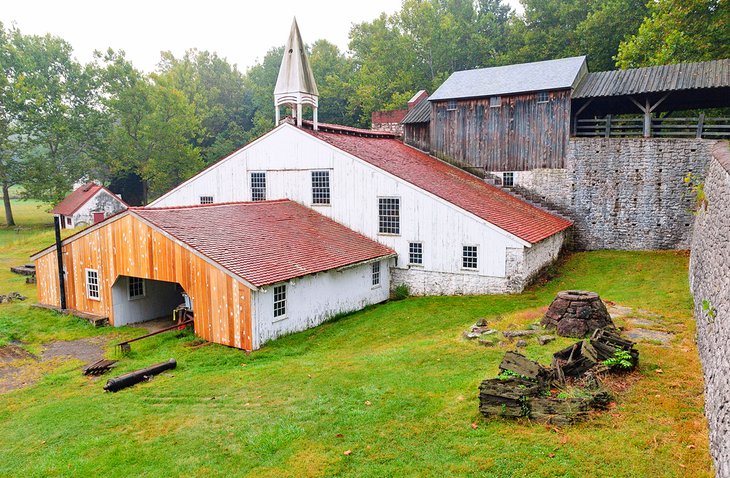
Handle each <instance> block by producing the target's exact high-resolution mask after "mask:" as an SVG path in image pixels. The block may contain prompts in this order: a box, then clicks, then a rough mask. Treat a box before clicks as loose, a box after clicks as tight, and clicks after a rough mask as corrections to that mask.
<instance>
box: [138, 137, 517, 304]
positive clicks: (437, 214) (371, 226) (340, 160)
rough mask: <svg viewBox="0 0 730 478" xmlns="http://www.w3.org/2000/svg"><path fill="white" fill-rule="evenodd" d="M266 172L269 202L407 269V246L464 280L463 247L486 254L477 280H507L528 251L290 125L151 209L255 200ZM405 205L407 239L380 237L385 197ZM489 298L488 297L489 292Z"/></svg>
mask: <svg viewBox="0 0 730 478" xmlns="http://www.w3.org/2000/svg"><path fill="white" fill-rule="evenodd" d="M315 169H316V170H323V169H326V170H329V171H330V184H331V186H330V187H331V203H332V204H331V205H330V206H318V205H312V191H311V171H312V170H315ZM264 170H265V171H267V178H266V179H267V199H281V198H288V199H292V200H294V201H297V202H299V203H301V204H304V205H306V206H309V207H312V208H314V209H315V210H317V211H319V212H320V213H322V214H324V215H326V216H329V217H331V218H332V219H334V220H335V221H337V222H339V223H341V224H344V225H346V226H348V227H350V228H351V229H354V230H355V231H358V232H360V233H362V234H364V235H366V236H368V237H370V238H372V239H375V240H377V241H378V242H380V243H382V244H385V245H387V246H389V247H391V248H393V249H394V250H395V251H396V252H397V253H398V256H399V257H398V267H406V266H407V264H406V263H407V262H408V243H409V242H410V241H419V242H422V243H423V249H424V251H423V253H424V264H423V270H424V271H433V272H445V273H450V274H461V273H463V272H464V271H462V269H461V256H462V246H463V245H477V246H479V269H478V271H477V272H476V274H475V273H474V272H468V274H469V275H470V276H473V275H478V276H484V277H505V276H506V250H507V248H513V249H522V248H523V243H521V242H520V241H518V240H517V239H515V238H512V237H511V236H509V235H507V234H505V233H504V232H502V231H499V230H497V229H496V228H494V226H492V225H490V224H488V223H487V222H486V221H484V220H482V219H479V218H477V217H475V216H473V215H471V214H469V213H467V212H465V211H463V210H462V209H460V208H458V207H456V206H454V205H452V204H450V203H448V202H446V201H444V200H442V199H440V198H437V197H435V196H433V195H431V194H429V193H426V192H425V191H422V190H420V189H418V188H417V187H415V186H413V185H411V184H409V183H407V182H405V181H403V180H400V179H398V178H395V177H394V176H392V175H389V174H388V173H386V172H384V171H382V170H380V169H378V168H375V167H374V166H371V165H370V164H368V163H366V162H364V161H361V160H359V159H357V158H353V157H352V156H349V155H347V154H346V153H344V152H342V151H340V150H338V149H336V148H334V147H332V146H330V145H328V144H326V143H324V142H322V141H320V140H317V139H316V138H314V137H312V136H311V135H310V134H308V133H305V132H303V131H300V130H298V129H297V128H295V127H293V126H290V125H282V126H280V127H279V128H277V129H275V130H274V131H273V132H271V133H269V134H268V135H266V136H264V137H262V138H260V139H259V140H258V141H256V142H254V143H252V144H251V145H249V146H248V147H246V148H244V149H242V150H240V151H238V152H237V153H234V154H233V155H231V156H230V157H229V158H228V159H227V160H224V161H222V162H220V163H219V164H218V165H216V166H214V167H212V168H210V169H208V170H207V171H205V172H203V173H202V174H200V175H199V176H197V177H196V178H193V180H191V181H189V182H187V183H185V184H183V185H182V186H181V187H180V188H178V189H176V190H173V191H172V192H171V193H168V194H167V195H165V196H163V197H162V198H160V199H158V200H157V201H155V202H153V203H152V204H151V206H153V207H155V206H172V205H189V204H198V203H199V202H200V196H203V195H212V196H213V197H214V201H215V202H225V201H248V200H250V187H249V178H250V174H249V173H250V172H251V171H264ZM379 196H390V197H399V198H400V203H401V204H400V207H401V233H400V235H398V236H392V235H382V234H378V197H379ZM484 292H488V291H487V290H485V291H484Z"/></svg>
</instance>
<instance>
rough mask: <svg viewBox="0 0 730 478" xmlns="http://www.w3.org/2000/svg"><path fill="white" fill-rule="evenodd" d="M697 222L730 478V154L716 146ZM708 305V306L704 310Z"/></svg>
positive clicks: (713, 403)
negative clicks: (703, 203) (729, 398)
mask: <svg viewBox="0 0 730 478" xmlns="http://www.w3.org/2000/svg"><path fill="white" fill-rule="evenodd" d="M712 154H713V159H712V160H711V161H710V163H709V166H708V170H707V176H706V179H705V183H704V190H705V195H706V200H707V202H706V208H705V207H700V210H699V212H698V213H697V215H696V217H695V222H694V228H693V234H692V252H691V256H690V287H691V290H692V294H693V296H694V302H695V310H694V312H695V319H696V321H697V346H698V349H699V353H700V359H701V360H702V368H703V370H704V375H705V414H706V415H707V420H708V422H709V426H710V452H711V453H712V457H713V459H714V461H715V469H716V471H717V476H718V477H721V478H730V403H728V397H730V149H729V148H728V144H727V143H718V144H717V145H715V146H714V148H713V151H712ZM703 304H704V306H703Z"/></svg>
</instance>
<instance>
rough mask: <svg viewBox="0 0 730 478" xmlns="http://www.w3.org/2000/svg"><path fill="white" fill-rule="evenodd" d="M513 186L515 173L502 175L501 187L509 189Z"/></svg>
mask: <svg viewBox="0 0 730 478" xmlns="http://www.w3.org/2000/svg"><path fill="white" fill-rule="evenodd" d="M514 185H515V173H512V172H509V173H502V186H504V187H507V188H511V187H512V186H514Z"/></svg>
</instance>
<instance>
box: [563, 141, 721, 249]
mask: <svg viewBox="0 0 730 478" xmlns="http://www.w3.org/2000/svg"><path fill="white" fill-rule="evenodd" d="M713 145H714V142H713V141H707V140H701V139H675V138H672V139H659V138H646V139H645V138H630V139H629V138H600V139H595V138H573V139H571V140H570V144H569V146H568V155H567V158H566V165H567V167H568V170H569V171H570V181H571V182H570V185H569V188H570V193H571V203H570V210H571V213H572V214H571V217H572V219H573V220H574V221H575V223H576V236H575V240H576V244H577V246H578V247H581V248H585V249H688V248H689V242H690V234H691V226H692V222H693V215H692V212H691V209H692V198H691V197H690V195H689V194H687V185H686V184H685V183H684V181H683V179H684V177H685V176H686V175H687V173H688V172H693V173H695V174H699V175H702V174H703V172H704V171H705V169H706V167H707V163H708V161H709V159H710V149H711V147H712V146H713Z"/></svg>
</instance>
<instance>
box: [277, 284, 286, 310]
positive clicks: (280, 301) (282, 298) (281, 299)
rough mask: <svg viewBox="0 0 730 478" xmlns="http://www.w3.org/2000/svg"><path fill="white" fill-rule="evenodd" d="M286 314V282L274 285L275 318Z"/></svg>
mask: <svg viewBox="0 0 730 478" xmlns="http://www.w3.org/2000/svg"><path fill="white" fill-rule="evenodd" d="M284 316H286V284H284V285H277V286H276V287H274V318H277V317H281V318H283V317H284Z"/></svg>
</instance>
